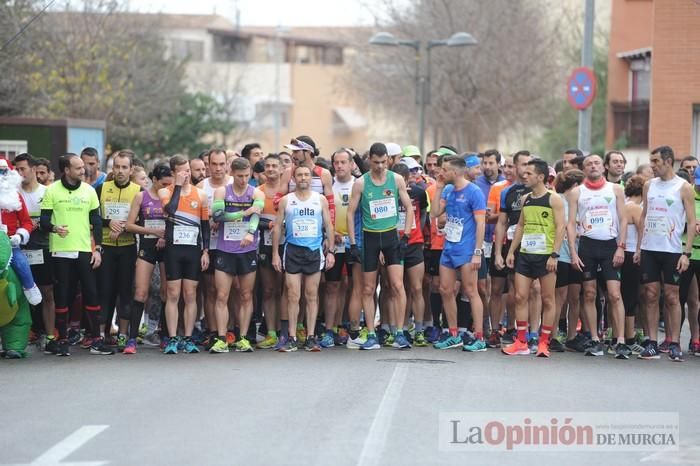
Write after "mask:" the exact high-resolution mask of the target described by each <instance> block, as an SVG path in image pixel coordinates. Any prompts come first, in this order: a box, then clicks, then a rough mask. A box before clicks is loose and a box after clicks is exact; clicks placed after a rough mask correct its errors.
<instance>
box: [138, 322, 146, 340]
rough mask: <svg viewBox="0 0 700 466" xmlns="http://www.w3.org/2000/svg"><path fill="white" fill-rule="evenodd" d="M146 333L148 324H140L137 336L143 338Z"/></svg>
mask: <svg viewBox="0 0 700 466" xmlns="http://www.w3.org/2000/svg"><path fill="white" fill-rule="evenodd" d="M147 333H148V324H146V322H144V323H142V324H141V326H140V327H139V334H138V336H140V337H141V338H143V337H145V336H146V334H147Z"/></svg>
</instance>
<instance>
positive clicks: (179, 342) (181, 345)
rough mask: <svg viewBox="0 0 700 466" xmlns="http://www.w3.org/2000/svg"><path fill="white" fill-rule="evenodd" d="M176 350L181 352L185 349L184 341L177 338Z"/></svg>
mask: <svg viewBox="0 0 700 466" xmlns="http://www.w3.org/2000/svg"><path fill="white" fill-rule="evenodd" d="M176 344H177V349H178V351H182V350H184V349H185V339H184V338H180V337H177V343H176Z"/></svg>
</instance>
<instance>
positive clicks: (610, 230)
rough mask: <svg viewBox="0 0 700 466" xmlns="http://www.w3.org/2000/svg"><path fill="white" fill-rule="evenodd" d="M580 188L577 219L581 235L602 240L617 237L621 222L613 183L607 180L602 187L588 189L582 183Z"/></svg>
mask: <svg viewBox="0 0 700 466" xmlns="http://www.w3.org/2000/svg"><path fill="white" fill-rule="evenodd" d="M579 189H580V195H579V198H578V216H577V217H578V218H577V219H576V223H577V225H578V233H579V235H580V236H585V237H586V238H591V239H595V240H600V241H608V240H611V239H617V235H618V231H619V228H620V222H619V219H618V217H617V200H616V198H615V191H614V189H613V184H612V183H610V182H605V186H603V187H602V188H600V189H588V188H587V187H586V186H585V185H583V184H582V185H581V186H580V188H579Z"/></svg>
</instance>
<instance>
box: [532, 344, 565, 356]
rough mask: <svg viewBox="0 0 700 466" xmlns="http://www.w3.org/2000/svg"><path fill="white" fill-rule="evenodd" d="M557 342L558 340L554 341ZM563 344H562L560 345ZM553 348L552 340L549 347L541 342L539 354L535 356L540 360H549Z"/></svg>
mask: <svg viewBox="0 0 700 466" xmlns="http://www.w3.org/2000/svg"><path fill="white" fill-rule="evenodd" d="M554 341H556V340H554ZM559 344H561V343H559ZM551 347H552V340H550V341H549V345H548V344H547V342H546V341H544V340H540V342H539V343H538V344H537V352H536V353H535V355H536V356H537V357H538V358H548V357H549V356H550V354H549V351H550V349H551Z"/></svg>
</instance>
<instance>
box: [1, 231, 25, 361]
mask: <svg viewBox="0 0 700 466" xmlns="http://www.w3.org/2000/svg"><path fill="white" fill-rule="evenodd" d="M11 260H12V246H11V245H10V239H9V238H8V237H7V235H6V234H5V233H3V232H2V231H0V339H2V353H0V354H1V355H2V356H3V357H5V358H9V359H19V358H23V357H25V356H26V355H27V352H26V351H25V350H26V348H27V342H28V340H29V328H30V327H31V325H32V317H31V313H30V311H29V303H28V302H27V298H25V297H24V293H22V285H21V284H20V282H19V279H18V278H17V275H15V272H14V270H12V267H10V262H11Z"/></svg>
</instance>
